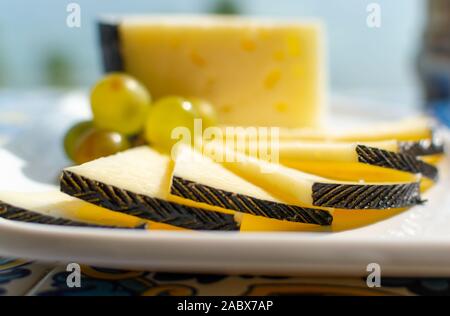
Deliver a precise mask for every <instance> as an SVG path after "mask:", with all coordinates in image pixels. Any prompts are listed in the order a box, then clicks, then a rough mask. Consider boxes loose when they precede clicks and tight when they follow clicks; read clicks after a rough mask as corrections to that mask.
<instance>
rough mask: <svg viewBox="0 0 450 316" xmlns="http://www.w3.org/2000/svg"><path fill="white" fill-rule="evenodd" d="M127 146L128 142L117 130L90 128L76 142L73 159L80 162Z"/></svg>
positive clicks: (124, 148) (113, 152)
mask: <svg viewBox="0 0 450 316" xmlns="http://www.w3.org/2000/svg"><path fill="white" fill-rule="evenodd" d="M128 148H130V142H129V141H128V139H127V138H126V136H124V135H122V134H120V133H117V132H110V131H104V130H97V129H92V130H90V131H89V132H87V133H86V134H85V135H84V136H83V137H82V138H81V139H80V140H79V141H78V142H77V145H76V147H75V150H74V161H75V162H76V163H77V164H82V163H85V162H88V161H91V160H94V159H97V158H100V157H105V156H109V155H112V154H115V153H117V152H119V151H123V150H126V149H128Z"/></svg>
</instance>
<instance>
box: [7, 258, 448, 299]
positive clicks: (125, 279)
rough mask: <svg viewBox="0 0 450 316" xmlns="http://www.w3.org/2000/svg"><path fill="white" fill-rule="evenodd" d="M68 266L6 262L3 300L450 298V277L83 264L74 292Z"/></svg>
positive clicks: (19, 261) (16, 261) (17, 261)
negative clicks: (369, 278) (376, 280)
mask: <svg viewBox="0 0 450 316" xmlns="http://www.w3.org/2000/svg"><path fill="white" fill-rule="evenodd" d="M66 268H67V265H66V264H59V265H48V264H42V263H38V262H28V261H24V260H20V259H8V258H0V296H1V295H31V296H53V295H57V296H75V295H76V296H80V295H107V296H116V295H118V296H136V295H137V296H141V295H143V296H152V295H183V296H195V295H213V296H222V295H229V296H241V295H257V296H266V295H308V294H311V295H449V294H450V279H449V278H445V279H444V278H421V279H417V278H381V287H375V288H369V287H368V286H367V284H366V281H365V279H364V278H303V277H273V276H261V275H260V276H251V275H210V274H208V275H207V274H180V273H162V272H151V271H127V270H117V269H109V268H101V267H92V266H81V282H80V283H81V284H80V285H81V287H79V288H76V287H74V288H69V287H68V286H67V279H68V277H69V274H70V273H71V272H67V271H66Z"/></svg>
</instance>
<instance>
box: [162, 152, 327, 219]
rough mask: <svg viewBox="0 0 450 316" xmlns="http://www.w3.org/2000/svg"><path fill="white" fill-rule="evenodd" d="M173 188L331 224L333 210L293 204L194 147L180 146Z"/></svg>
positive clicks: (244, 208)
mask: <svg viewBox="0 0 450 316" xmlns="http://www.w3.org/2000/svg"><path fill="white" fill-rule="evenodd" d="M170 192H171V194H173V195H176V196H181V197H183V198H187V199H190V200H193V201H197V202H201V203H206V204H209V205H215V206H219V207H222V208H225V209H230V210H235V211H239V212H243V213H249V214H253V215H258V216H263V217H269V218H274V219H278V220H286V221H292V222H302V223H307V224H318V225H330V224H331V222H332V220H333V217H332V215H331V211H330V210H321V209H312V208H305V207H301V206H296V205H290V204H288V203H285V202H283V201H282V200H280V199H277V198H275V197H274V196H272V195H271V194H269V193H268V192H266V191H265V190H263V189H261V188H259V187H257V186H255V185H253V184H252V183H250V182H248V181H246V180H244V179H242V178H240V177H238V176H237V175H235V174H233V173H232V172H230V171H229V170H227V169H226V168H224V167H223V166H221V165H220V164H218V163H215V162H213V161H212V160H211V159H209V158H208V157H205V156H203V155H201V154H200V153H198V152H196V151H194V150H193V149H191V148H190V147H186V146H185V147H180V148H179V150H178V153H177V158H176V162H175V168H174V170H173V175H172V182H171V187H170Z"/></svg>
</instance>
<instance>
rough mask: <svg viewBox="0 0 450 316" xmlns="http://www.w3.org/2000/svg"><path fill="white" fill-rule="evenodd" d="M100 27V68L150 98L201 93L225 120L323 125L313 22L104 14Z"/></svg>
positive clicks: (319, 38) (318, 38) (319, 48)
mask: <svg viewBox="0 0 450 316" xmlns="http://www.w3.org/2000/svg"><path fill="white" fill-rule="evenodd" d="M99 30H100V38H101V44H102V50H103V57H104V65H105V70H106V71H125V72H127V73H129V74H131V75H133V76H134V77H136V78H138V79H139V80H140V81H142V82H143V83H144V84H145V85H146V86H147V87H148V88H149V90H150V91H151V93H152V95H153V96H154V97H155V98H160V97H163V96H166V95H173V94H177V95H183V96H193V97H200V98H205V99H207V100H209V101H210V102H212V104H213V105H214V106H215V108H216V111H217V113H218V117H219V119H220V121H221V123H223V124H226V125H244V126H269V125H274V126H285V127H318V126H320V125H321V123H322V117H323V114H324V112H325V107H324V98H325V89H324V86H325V80H324V77H325V75H324V61H323V43H322V42H323V37H324V35H323V31H322V27H321V25H320V24H319V23H318V22H315V21H311V22H301V21H300V22H299V21H286V20H280V21H275V20H264V19H257V18H248V17H225V16H182V15H171V16H144V17H122V18H117V19H109V20H108V19H105V20H104V21H103V22H102V23H100V27H99Z"/></svg>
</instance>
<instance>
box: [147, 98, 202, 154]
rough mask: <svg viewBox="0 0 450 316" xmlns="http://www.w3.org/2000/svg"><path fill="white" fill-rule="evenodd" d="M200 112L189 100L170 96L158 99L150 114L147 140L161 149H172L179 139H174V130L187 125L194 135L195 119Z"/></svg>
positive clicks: (192, 135)
mask: <svg viewBox="0 0 450 316" xmlns="http://www.w3.org/2000/svg"><path fill="white" fill-rule="evenodd" d="M198 117H199V115H198V112H197V111H196V109H195V108H194V107H193V105H192V103H190V102H189V101H188V100H186V99H184V98H181V97H176V96H170V97H165V98H162V99H160V100H158V101H156V102H155V103H154V104H153V105H152V107H151V109H150V111H149V114H148V118H147V123H146V126H145V137H146V139H147V141H148V142H149V143H150V144H152V145H155V146H156V147H159V148H161V149H165V150H170V149H171V147H172V146H173V145H174V144H175V143H177V142H178V141H179V140H177V139H172V136H171V135H172V130H173V129H174V128H177V127H186V128H188V129H189V131H190V133H191V134H190V136H191V138H193V137H194V119H195V118H198Z"/></svg>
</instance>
